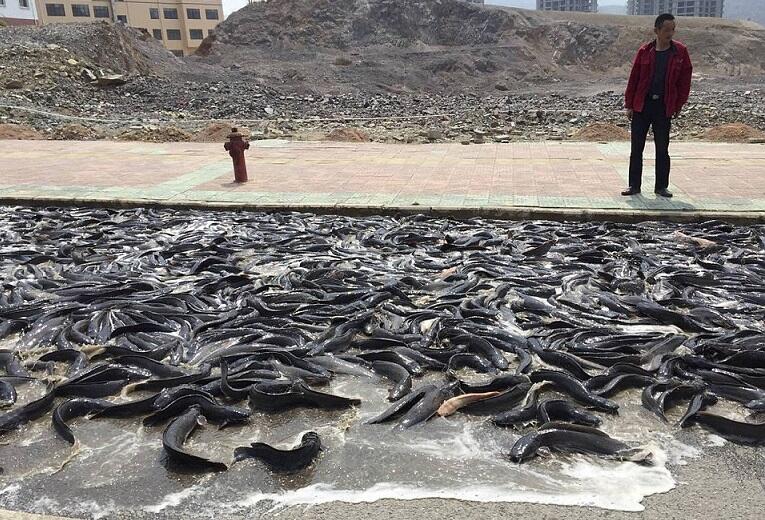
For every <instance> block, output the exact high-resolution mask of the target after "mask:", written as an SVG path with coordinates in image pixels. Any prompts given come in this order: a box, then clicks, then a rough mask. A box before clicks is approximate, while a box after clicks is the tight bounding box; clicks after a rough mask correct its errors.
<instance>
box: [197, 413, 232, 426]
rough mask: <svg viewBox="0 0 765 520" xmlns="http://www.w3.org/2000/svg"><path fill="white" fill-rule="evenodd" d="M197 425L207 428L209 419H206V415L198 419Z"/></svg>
mask: <svg viewBox="0 0 765 520" xmlns="http://www.w3.org/2000/svg"><path fill="white" fill-rule="evenodd" d="M197 424H198V425H199V426H202V427H204V426H207V417H205V416H204V415H200V416H199V417H197ZM224 424H225V423H224ZM219 429H220V428H219Z"/></svg>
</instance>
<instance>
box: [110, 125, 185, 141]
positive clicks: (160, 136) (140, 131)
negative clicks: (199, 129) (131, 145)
mask: <svg viewBox="0 0 765 520" xmlns="http://www.w3.org/2000/svg"><path fill="white" fill-rule="evenodd" d="M117 139H119V140H121V141H150V142H154V143H177V142H184V141H191V139H192V134H190V133H189V132H187V131H185V130H182V129H180V128H177V127H174V126H161V127H156V126H147V127H142V128H131V129H130V130H126V131H125V132H122V133H121V134H120V135H119V136H117Z"/></svg>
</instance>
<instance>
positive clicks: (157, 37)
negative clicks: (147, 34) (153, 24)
mask: <svg viewBox="0 0 765 520" xmlns="http://www.w3.org/2000/svg"><path fill="white" fill-rule="evenodd" d="M151 33H152V34H153V35H154V39H155V40H160V41H162V29H152V30H151Z"/></svg>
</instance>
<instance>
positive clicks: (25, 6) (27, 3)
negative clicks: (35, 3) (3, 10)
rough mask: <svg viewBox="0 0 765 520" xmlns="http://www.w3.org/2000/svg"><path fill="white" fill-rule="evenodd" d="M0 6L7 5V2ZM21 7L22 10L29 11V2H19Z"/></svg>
mask: <svg viewBox="0 0 765 520" xmlns="http://www.w3.org/2000/svg"><path fill="white" fill-rule="evenodd" d="M0 5H5V0H3V1H2V2H0ZM19 7H21V8H22V9H29V0H19Z"/></svg>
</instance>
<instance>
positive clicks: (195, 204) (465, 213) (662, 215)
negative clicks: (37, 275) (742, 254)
mask: <svg viewBox="0 0 765 520" xmlns="http://www.w3.org/2000/svg"><path fill="white" fill-rule="evenodd" d="M0 205H5V206H31V207H42V206H67V207H71V206H77V207H89V208H94V207H99V208H171V209H195V210H207V211H264V212H276V211H296V212H304V213H316V214H323V215H346V216H357V217H362V216H370V215H416V214H425V215H432V216H439V217H452V218H458V219H462V218H472V217H484V218H493V219H500V220H554V221H612V222H623V223H628V224H629V223H637V222H645V221H650V220H662V221H668V222H678V223H689V222H703V221H705V220H721V221H724V222H728V223H731V224H765V212H763V211H703V210H624V209H617V208H613V209H595V208H581V209H580V208H546V207H534V206H514V207H499V206H475V207H470V206H456V207H447V206H368V205H353V204H327V205H317V204H257V203H255V204H252V203H246V202H244V203H239V202H216V201H173V200H158V199H98V198H92V199H65V198H55V197H34V198H24V197H3V196H2V195H0Z"/></svg>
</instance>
